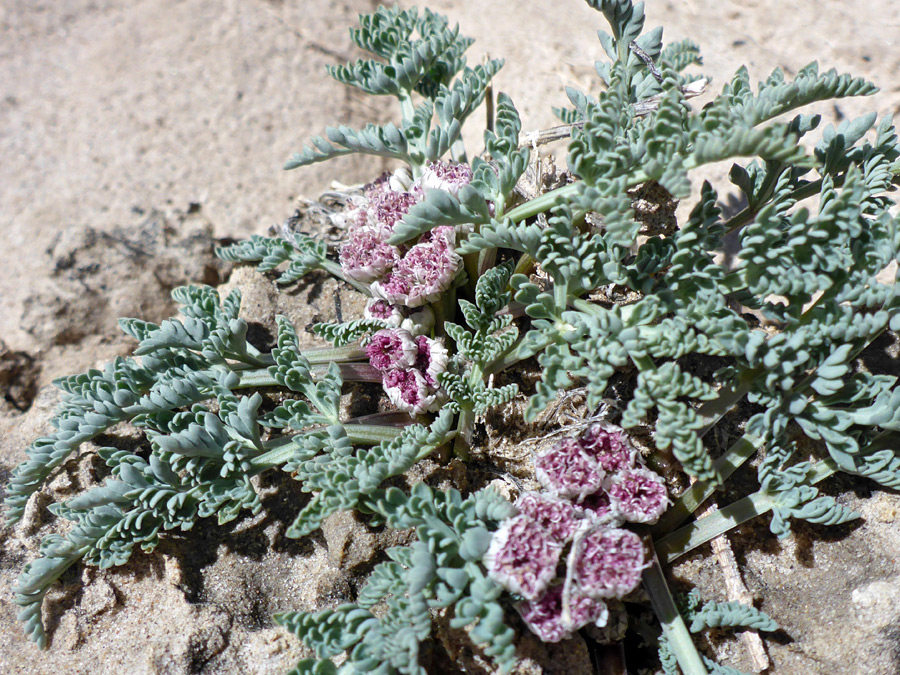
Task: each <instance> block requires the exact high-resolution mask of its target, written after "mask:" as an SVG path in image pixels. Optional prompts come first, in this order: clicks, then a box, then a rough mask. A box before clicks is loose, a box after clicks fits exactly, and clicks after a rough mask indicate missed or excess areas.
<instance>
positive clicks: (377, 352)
mask: <svg viewBox="0 0 900 675" xmlns="http://www.w3.org/2000/svg"><path fill="white" fill-rule="evenodd" d="M366 355H367V356H368V357H369V363H370V364H371V365H372V367H373V368H376V369H377V370H379V371H380V372H381V376H382V385H383V386H384V390H385V392H386V393H387V395H388V398H389V399H390V400H391V403H393V404H394V405H395V406H396V407H397V408H398V409H400V410H403V411H405V412H408V413H410V414H413V415H419V414H421V413H424V412H430V411H434V410H436V409H437V408H438V406H440V405H441V403H443V391H442V390H441V388H440V385H439V384H438V381H437V376H438V373H442V372H443V371H444V370H446V368H447V361H448V354H447V348H446V347H444V345H443V343H442V342H441V341H440V340H432V339H430V338H428V337H426V336H424V335H415V336H414V335H413V334H412V333H410V332H409V331H407V330H405V329H403V328H386V329H384V330H380V331H378V332H377V333H375V335H373V336H372V339H371V340H370V341H369V344H368V345H367V346H366Z"/></svg>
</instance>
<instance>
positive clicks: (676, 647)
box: [643, 537, 707, 675]
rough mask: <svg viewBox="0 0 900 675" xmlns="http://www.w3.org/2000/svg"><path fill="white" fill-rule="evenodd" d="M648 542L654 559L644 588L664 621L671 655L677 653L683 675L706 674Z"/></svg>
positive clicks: (648, 569)
mask: <svg viewBox="0 0 900 675" xmlns="http://www.w3.org/2000/svg"><path fill="white" fill-rule="evenodd" d="M645 541H646V543H647V545H648V547H649V548H650V557H651V562H650V566H649V567H648V568H647V569H645V570H644V575H643V576H644V590H645V591H647V595H648V596H650V604H651V605H653V611H654V612H655V613H656V617H657V618H658V619H659V622H660V623H661V624H662V630H663V634H664V635H665V636H666V638H667V639H668V641H669V647H670V648H671V650H672V654H674V655H675V659H676V660H677V661H678V666H679V667H680V668H681V672H682V673H684V675H707V670H706V666H704V665H703V659H701V658H700V654H698V653H697V648H696V647H695V646H694V641H693V640H692V639H691V634H690V633H689V632H688V629H687V626H686V625H685V623H684V619H683V618H681V614H680V613H679V612H678V608H677V607H676V606H675V600H674V599H673V598H672V593H671V591H669V586H668V584H666V577H665V575H664V574H663V571H662V566H661V565H660V564H659V559H658V558H657V556H656V552H655V551H654V550H653V542H652V541H650V539H649V537H648V538H647V539H646V540H645Z"/></svg>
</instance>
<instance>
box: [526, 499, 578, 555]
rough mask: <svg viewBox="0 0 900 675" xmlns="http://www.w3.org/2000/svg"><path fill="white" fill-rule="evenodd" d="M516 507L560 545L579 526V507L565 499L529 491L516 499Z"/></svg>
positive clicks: (567, 539)
mask: <svg viewBox="0 0 900 675" xmlns="http://www.w3.org/2000/svg"><path fill="white" fill-rule="evenodd" d="M516 508H517V509H518V510H519V513H520V514H521V515H522V516H524V517H526V518H528V520H530V521H531V522H533V523H535V524H536V525H537V526H538V527H540V528H541V529H542V530H543V531H544V532H546V533H547V534H548V535H549V536H550V538H551V539H552V540H553V541H554V542H556V543H557V544H559V545H560V546H562V545H564V544H565V543H566V542H568V541H569V540H570V539H571V538H572V536H573V535H574V534H575V530H576V528H577V527H578V521H579V517H578V509H577V508H576V507H575V506H574V505H573V504H572V502H570V501H567V500H565V499H557V498H555V497H548V496H547V495H543V494H541V493H539V492H527V493H525V494H524V495H522V496H521V497H519V499H518V501H516Z"/></svg>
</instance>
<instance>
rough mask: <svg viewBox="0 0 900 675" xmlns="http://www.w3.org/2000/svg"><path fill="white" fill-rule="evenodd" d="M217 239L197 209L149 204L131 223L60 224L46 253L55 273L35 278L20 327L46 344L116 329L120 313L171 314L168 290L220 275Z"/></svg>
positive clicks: (154, 318) (157, 316)
mask: <svg viewBox="0 0 900 675" xmlns="http://www.w3.org/2000/svg"><path fill="white" fill-rule="evenodd" d="M215 245H216V242H215V240H214V239H213V236H212V225H211V224H210V223H209V222H208V221H207V220H206V219H205V218H204V217H203V216H201V215H200V214H199V213H183V212H175V213H172V214H166V213H163V212H161V211H157V210H153V211H151V212H150V213H149V214H148V215H147V216H146V217H144V218H143V219H142V220H140V221H139V222H137V223H135V224H134V225H130V226H118V227H114V228H111V229H109V230H100V229H95V228H93V227H90V226H88V227H83V228H79V227H73V228H70V229H67V230H64V231H62V232H60V233H59V235H58V236H57V237H56V239H55V240H54V241H53V243H52V244H51V245H50V247H49V248H48V249H47V251H46V252H45V254H46V256H47V258H48V266H49V267H50V268H51V270H52V273H51V275H50V276H49V278H45V279H38V280H37V281H38V283H37V284H36V286H37V290H35V291H34V292H33V293H32V294H31V295H30V296H29V297H28V299H27V301H26V303H25V310H24V312H23V316H22V327H23V328H24V329H25V330H26V331H27V332H28V333H29V334H30V335H31V336H32V337H33V339H34V340H35V341H36V343H37V344H38V345H39V346H40V347H42V348H46V347H48V346H51V345H70V344H75V343H78V342H80V341H81V340H83V339H84V338H85V337H87V336H90V335H94V334H96V333H97V332H100V333H103V334H107V335H113V334H116V330H117V329H116V321H117V320H118V319H119V318H121V317H124V316H135V317H140V318H142V319H144V320H147V321H154V322H158V321H161V320H162V319H165V318H168V317H169V316H171V315H172V314H173V313H174V302H173V301H172V300H171V299H170V298H169V297H168V296H169V292H170V291H171V290H172V289H173V288H175V287H176V286H180V285H183V284H189V283H206V284H218V283H219V282H220V281H221V280H222V278H223V275H224V271H225V269H226V267H225V264H224V263H222V262H221V261H219V259H218V258H216V256H215V254H214V248H215ZM124 339H125V338H124V337H123V340H124Z"/></svg>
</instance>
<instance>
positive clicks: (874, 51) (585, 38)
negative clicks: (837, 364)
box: [0, 0, 900, 673]
mask: <svg viewBox="0 0 900 675" xmlns="http://www.w3.org/2000/svg"><path fill="white" fill-rule="evenodd" d="M647 5H648V8H647V12H648V15H649V18H648V22H647V23H648V26H650V27H652V26H655V25H660V24H662V25H664V26H665V27H666V33H665V38H666V40H667V41H672V40H677V39H681V38H684V37H690V38H692V39H694V40H695V41H696V42H698V43H699V44H700V46H701V48H702V49H703V54H704V57H705V61H706V63H705V65H704V66H703V68H702V69H700V70H701V71H702V72H704V73H706V74H708V75H712V77H713V79H714V82H713V85H712V89H713V90H718V89H719V88H720V87H721V86H722V85H723V83H724V82H725V81H726V80H727V79H728V77H729V76H730V75H731V74H732V73H733V71H734V70H735V68H736V67H737V66H738V65H740V64H746V65H747V66H748V67H749V69H750V71H751V76H752V78H753V79H754V80H758V79H764V78H765V77H766V76H767V75H768V73H769V72H770V71H771V69H772V68H774V67H776V66H780V67H782V68H783V69H784V70H785V71H786V72H787V73H788V75H791V74H793V73H796V71H797V70H798V69H799V68H801V67H802V66H803V65H805V64H806V63H808V62H809V61H811V60H813V59H818V60H819V62H820V64H821V65H822V66H823V67H831V66H835V67H837V68H838V69H839V70H841V71H849V72H852V73H854V74H860V75H865V76H867V77H869V78H870V79H872V80H874V81H875V82H876V83H877V84H879V85H880V86H881V87H882V92H881V93H880V94H878V95H877V96H875V97H871V98H869V99H868V100H844V101H840V102H838V103H837V105H836V106H834V107H833V108H832V107H830V106H829V107H827V108H826V109H825V110H823V111H822V112H824V113H826V115H830V116H831V118H832V119H837V118H839V117H841V116H854V115H857V114H861V113H862V112H864V111H867V110H871V109H874V110H877V111H878V113H879V115H883V114H895V113H897V112H898V110H900V0H873V1H871V2H864V3H863V2H850V1H847V0H823V1H820V2H814V1H812V0H802V1H800V2H794V3H786V2H783V1H775V0H742V1H740V2H735V1H732V0H724V1H719V2H713V1H712V0H709V1H704V0H682V1H680V2H674V1H665V0H649V2H648V3H647ZM374 6H375V3H368V2H363V1H360V0H347V1H344V2H323V1H321V0H311V1H307V2H296V1H294V2H291V1H287V0H269V1H265V0H243V1H238V0H227V1H224V2H216V1H214V0H181V1H176V0H136V1H133V2H125V1H120V2H114V1H110V0H56V1H53V2H50V1H41V0H36V1H34V2H26V1H25V0H3V2H2V5H0V340H2V341H4V342H5V343H6V345H7V346H8V347H9V348H10V349H11V350H12V351H18V352H23V354H20V355H18V356H17V357H16V358H18V359H19V361H17V363H19V362H21V363H25V362H27V361H28V359H29V358H31V359H33V360H34V361H33V365H34V364H36V365H38V366H41V367H42V368H41V370H40V371H39V372H38V373H37V374H36V375H35V377H36V381H37V383H38V384H46V383H48V382H49V381H50V380H51V379H52V378H53V377H56V376H59V375H62V374H68V373H71V372H77V371H80V370H83V369H84V368H85V367H88V366H90V365H92V364H94V363H95V362H97V361H98V360H100V359H106V358H109V357H110V356H112V355H114V354H117V353H122V352H123V350H124V349H125V348H126V346H127V343H126V342H125V341H123V340H122V339H121V338H119V337H117V331H116V329H115V326H114V318H115V317H116V316H119V315H128V314H131V315H138V316H145V317H148V318H153V317H156V316H157V315H159V316H164V315H166V314H167V313H168V311H169V309H170V305H169V303H168V301H167V299H166V296H165V292H164V289H166V288H169V287H171V286H172V285H174V284H176V283H184V282H187V281H191V280H194V281H201V280H202V281H215V280H217V279H218V278H219V277H218V276H217V275H218V274H219V270H218V269H216V268H214V266H213V265H212V263H210V262H209V261H210V259H209V250H208V249H209V246H208V237H207V238H206V239H204V236H205V235H204V232H206V231H207V230H205V229H204V228H207V229H208V228H211V230H212V232H213V234H214V235H215V236H216V237H235V238H237V237H244V236H247V235H249V234H252V233H258V232H262V231H263V230H265V229H266V228H267V227H268V226H269V225H270V224H272V223H275V222H280V221H281V220H283V219H284V218H285V216H287V215H289V214H290V212H291V210H292V204H293V200H294V199H295V198H296V197H298V196H300V195H306V196H315V195H317V194H318V193H319V191H320V190H322V189H323V188H324V187H326V186H327V185H328V183H329V182H330V181H331V180H332V179H338V180H340V181H342V182H345V183H353V182H358V181H362V180H366V179H369V178H371V177H373V176H375V175H376V174H377V173H378V172H379V171H380V170H381V169H382V165H381V163H380V162H379V161H377V160H371V159H362V160H359V159H343V160H338V161H336V162H333V163H329V164H328V165H317V166H314V167H310V168H305V169H300V170H298V171H293V172H283V171H281V169H280V166H281V164H282V162H283V161H284V159H285V158H286V157H287V156H288V155H289V154H290V153H291V152H292V151H293V150H295V149H298V148H299V147H300V145H301V144H302V143H303V142H304V140H305V139H306V138H307V137H308V136H309V135H310V134H314V133H320V132H321V131H322V129H323V127H324V126H325V125H326V124H329V123H342V124H348V125H351V126H361V125H363V124H364V123H365V122H368V121H376V122H382V121H386V120H387V119H390V117H391V116H392V115H394V114H395V111H394V110H393V109H392V107H391V102H390V101H387V100H369V99H367V98H365V97H364V96H362V95H361V94H359V93H357V92H355V91H352V90H349V89H347V88H345V87H343V86H342V85H339V84H337V83H335V82H334V81H332V80H330V78H328V76H327V75H326V73H325V72H324V65H325V64H326V63H331V62H334V61H335V60H341V59H346V58H355V56H356V54H355V52H353V50H352V48H351V45H350V42H349V39H348V37H347V29H348V26H349V25H351V23H353V22H354V21H355V15H356V14H357V13H358V12H367V11H370V10H371V9H372V8H373V7H374ZM431 7H432V8H433V9H435V10H438V11H441V12H443V13H446V14H448V15H449V16H450V17H451V18H452V19H453V20H454V21H458V22H459V23H460V25H461V27H462V32H463V33H464V34H468V35H471V36H473V37H475V38H476V39H477V42H476V44H475V46H474V47H473V48H472V50H471V52H470V53H471V57H470V61H471V62H477V61H478V60H479V59H480V58H481V55H482V54H484V53H486V52H487V53H489V54H490V55H491V56H493V57H503V58H505V59H506V60H507V65H506V67H505V68H504V69H503V70H502V71H501V72H500V74H499V75H498V77H497V78H496V80H495V87H496V89H498V90H501V91H506V92H507V93H509V94H510V95H511V96H512V97H513V100H514V101H515V102H516V104H517V105H518V107H519V110H520V111H521V114H522V117H523V121H524V127H525V128H526V129H538V128H541V127H545V126H549V125H552V124H554V118H553V117H552V115H551V112H550V108H551V106H553V105H557V106H558V105H564V104H565V98H564V94H563V87H564V86H565V85H573V86H576V87H580V88H582V89H585V90H594V89H596V86H597V80H596V78H595V76H594V71H593V67H592V63H593V61H594V60H595V59H598V58H601V57H602V50H601V48H600V46H599V43H598V42H597V40H596V37H595V31H596V29H597V28H600V27H604V26H603V23H602V18H601V17H600V16H599V15H598V14H596V13H595V12H594V11H592V10H590V9H589V8H588V7H587V6H586V5H585V4H584V3H582V2H580V1H579V0H558V1H556V2H548V1H544V2H521V1H518V2H517V1H514V0H493V1H491V2H486V1H481V2H478V1H475V0H465V1H462V2H452V1H450V0H435V2H433V3H432V4H431ZM478 120H480V115H476V116H475V117H473V123H472V127H471V128H470V131H469V132H468V134H467V138H468V139H469V141H470V148H471V149H476V150H477V149H478V148H479V147H480V143H479V142H478V139H479V137H480V130H478V129H477V128H475V127H476V126H477V121H478ZM191 204H194V205H195V206H194V207H193V209H191V208H190V205H191ZM197 205H199V211H198V206H197ZM188 210H191V211H193V213H192V214H190V215H188V216H186V215H184V212H187V211H188ZM130 233H132V234H134V233H137V234H134V236H129V235H130ZM204 242H207V243H206V244H204ZM142 247H143V249H144V253H146V252H147V251H149V255H142V253H141V250H135V249H141V248H142ZM204 247H205V248H204ZM204 256H205V257H204ZM73 270H74V271H73ZM31 372H34V371H33V370H32V371H31ZM26 389H27V388H26ZM26 393H27V392H26ZM26 399H27V396H26ZM26 402H27V401H26ZM45 405H46V403H45ZM20 420H21V421H20ZM2 422H3V427H2V431H3V432H4V435H3V440H2V441H0V446H2V458H3V466H4V467H5V468H6V469H8V467H10V466H12V465H13V464H14V463H15V462H17V461H19V460H20V459H21V457H22V453H23V450H24V441H23V438H27V437H28V434H29V433H30V431H29V430H30V428H31V426H33V425H34V424H37V422H35V421H34V419H31V420H29V421H28V422H27V423H26V421H25V418H24V417H20V413H19V412H18V411H16V410H13V409H7V410H6V411H5V412H3V413H2ZM29 425H31V426H29ZM11 434H12V435H11ZM6 534H8V531H4V535H6ZM30 555H31V554H28V556H26V557H30ZM21 561H22V559H21V558H15V557H14V558H13V559H9V558H7V559H5V561H4V563H3V565H4V567H5V569H6V570H7V574H5V575H4V579H9V578H10V576H9V575H10V574H11V573H12V572H11V571H10V568H12V567H16V568H17V567H18V566H20V564H21ZM881 595H882V596H883V595H884V594H883V593H882V594H881ZM879 597H880V596H879ZM0 602H2V610H3V630H4V633H5V634H4V635H3V637H2V640H0V672H4V673H5V672H36V673H38V672H41V673H42V672H51V668H56V669H57V670H56V671H55V672H69V671H71V672H80V669H81V668H82V666H83V664H97V663H103V659H102V646H101V647H100V648H99V649H100V652H97V651H96V650H97V645H96V644H93V643H91V640H92V637H91V636H90V635H88V637H87V638H85V639H86V640H87V643H86V646H85V645H82V646H81V647H80V646H79V645H80V644H81V643H77V640H76V643H77V644H75V645H72V646H71V647H72V649H82V651H81V652H79V653H80V654H81V655H82V656H81V657H79V658H80V659H81V660H79V661H78V663H79V664H82V665H79V666H77V667H76V666H75V665H74V664H75V662H76V661H68V660H67V659H69V657H68V656H66V653H65V652H63V653H59V652H57V653H54V654H53V655H52V656H51V655H41V656H40V657H36V656H35V654H36V652H34V651H32V648H31V647H30V646H28V645H26V644H25V643H24V641H23V640H22V639H21V634H20V633H19V632H18V631H17V629H16V627H15V626H14V625H11V621H12V616H13V614H14V608H13V607H12V606H11V604H10V602H9V594H8V590H7V589H6V588H3V589H0ZM101 604H102V603H101ZM117 611H118V610H117ZM121 611H123V612H125V611H127V609H126V610H121ZM185 611H186V612H187V611H188V610H185ZM207 623H209V622H207ZM212 623H213V624H215V621H213V622H212ZM147 630H148V632H152V631H154V630H156V631H159V630H161V629H160V628H159V627H158V626H157V627H155V628H153V627H148V628H147ZM7 633H8V634H7ZM95 638H96V636H95ZM95 638H94V639H95ZM848 649H849V648H848ZM98 653H100V654H101V656H97V654H98ZM90 654H94V656H90ZM32 659H35V660H32ZM85 659H87V660H85ZM92 659H98V660H92ZM232 663H238V662H237V661H234V662H232ZM67 664H68V666H67ZM153 664H155V665H152V667H151V666H148V669H149V670H146V671H144V670H140V671H139V672H182V671H179V670H177V669H175V670H166V668H167V666H161V665H159V663H157V662H156V661H154V662H153ZM69 666H70V667H69ZM84 667H87V666H84ZM172 667H173V668H174V666H172ZM232 667H234V668H236V667H237V666H234V665H233V666H232ZM810 667H811V666H810ZM846 667H847V669H846V670H844V671H841V672H846V673H856V672H859V673H864V672H871V671H866V670H856V669H854V668H857V667H859V668H865V667H866V666H865V665H863V664H858V663H856V664H854V663H849V662H848V663H847V664H846ZM60 668H61V669H60ZM154 669H155V670H154ZM104 672H106V671H104ZM136 672H137V671H136ZM210 672H211V671H210ZM248 672H249V671H248ZM254 672H255V671H254ZM259 672H266V671H265V669H264V668H263V669H261V670H260V671H259ZM783 672H790V671H787V670H786V671H783ZM794 672H799V671H794ZM809 672H812V671H809ZM823 672H824V671H823ZM829 672H837V671H835V670H834V669H832V670H831V671H829Z"/></svg>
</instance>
